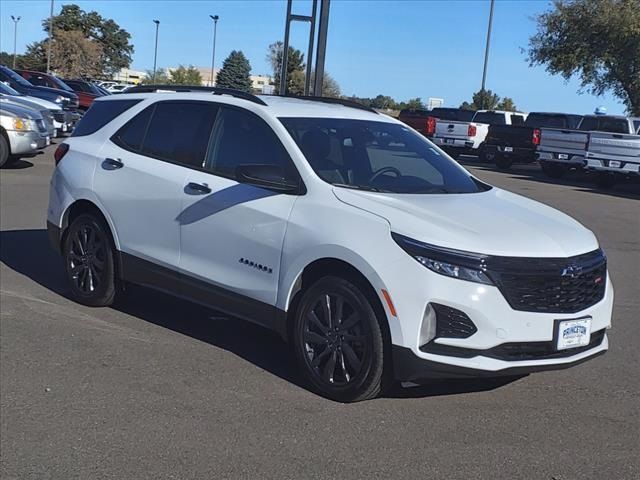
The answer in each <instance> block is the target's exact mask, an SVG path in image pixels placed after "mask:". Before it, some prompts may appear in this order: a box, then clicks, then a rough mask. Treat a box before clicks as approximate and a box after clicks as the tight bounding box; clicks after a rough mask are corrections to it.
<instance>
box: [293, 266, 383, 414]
mask: <svg viewBox="0 0 640 480" xmlns="http://www.w3.org/2000/svg"><path fill="white" fill-rule="evenodd" d="M297 313H298V314H297V317H296V325H295V336H296V338H295V347H296V353H297V356H298V359H299V361H300V363H301V364H302V367H303V371H304V373H305V376H306V377H307V379H308V380H309V382H310V383H311V385H312V387H313V388H314V390H316V391H318V392H319V393H320V394H322V395H324V396H326V397H328V398H331V399H334V400H338V401H343V402H352V401H358V400H365V399H368V398H373V397H375V396H377V395H378V394H379V393H380V392H381V391H382V389H383V386H384V384H385V381H384V379H383V350H384V348H383V340H382V331H381V328H380V324H379V321H378V318H377V316H376V313H375V311H374V309H373V308H372V305H371V302H370V300H369V299H368V298H367V297H366V296H365V295H364V294H363V293H362V291H360V289H358V287H357V286H356V285H354V284H352V283H350V282H349V281H347V280H344V279H341V278H337V277H324V278H323V279H321V280H319V281H318V282H317V283H316V284H314V285H313V286H312V287H311V288H310V289H309V290H308V291H306V292H305V293H304V295H303V298H302V300H301V303H300V306H299V309H298V312H297Z"/></svg>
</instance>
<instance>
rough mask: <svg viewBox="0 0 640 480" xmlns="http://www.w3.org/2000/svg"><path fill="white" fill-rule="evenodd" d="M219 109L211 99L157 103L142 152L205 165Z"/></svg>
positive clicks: (168, 159) (191, 164) (157, 156)
mask: <svg viewBox="0 0 640 480" xmlns="http://www.w3.org/2000/svg"><path fill="white" fill-rule="evenodd" d="M216 112H217V106H216V105H215V104H213V103H208V102H182V101H169V102H159V103H157V104H156V106H155V111H154V112H153V116H152V118H151V122H150V123H149V127H148V129H147V133H146V136H145V137H144V142H143V145H142V150H141V153H142V154H143V155H148V156H150V157H155V158H158V159H160V160H166V161H169V162H173V163H179V164H182V165H186V166H190V167H196V168H202V167H203V164H204V160H205V155H206V153H207V147H208V145H209V139H210V137H211V130H212V129H213V122H214V121H215V118H216Z"/></svg>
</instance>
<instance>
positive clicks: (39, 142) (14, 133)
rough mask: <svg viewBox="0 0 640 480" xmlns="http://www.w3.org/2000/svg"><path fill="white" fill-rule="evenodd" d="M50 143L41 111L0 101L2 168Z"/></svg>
mask: <svg viewBox="0 0 640 480" xmlns="http://www.w3.org/2000/svg"><path fill="white" fill-rule="evenodd" d="M50 142H51V137H50V136H49V135H48V132H47V126H46V123H45V120H44V118H42V114H41V113H40V112H39V111H37V110H34V109H31V108H26V107H22V106H18V105H15V104H12V103H10V102H2V101H0V167H2V166H4V165H5V164H6V163H7V162H8V161H9V159H10V158H12V157H17V156H21V155H28V154H31V153H34V152H36V151H37V150H39V149H41V148H44V147H46V146H47V145H49V143H50Z"/></svg>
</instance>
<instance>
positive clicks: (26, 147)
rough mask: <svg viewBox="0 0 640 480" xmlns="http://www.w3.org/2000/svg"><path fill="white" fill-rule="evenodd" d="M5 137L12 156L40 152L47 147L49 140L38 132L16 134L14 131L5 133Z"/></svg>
mask: <svg viewBox="0 0 640 480" xmlns="http://www.w3.org/2000/svg"><path fill="white" fill-rule="evenodd" d="M7 136H8V137H9V144H10V146H11V154H12V155H25V154H29V153H33V152H35V151H36V150H40V149H41V148H44V147H46V146H47V143H48V142H47V139H48V138H49V137H47V135H43V134H41V133H39V132H33V131H31V132H17V131H15V130H9V131H7Z"/></svg>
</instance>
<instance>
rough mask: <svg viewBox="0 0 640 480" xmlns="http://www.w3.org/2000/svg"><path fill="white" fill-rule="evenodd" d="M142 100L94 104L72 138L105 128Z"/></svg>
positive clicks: (110, 101)
mask: <svg viewBox="0 0 640 480" xmlns="http://www.w3.org/2000/svg"><path fill="white" fill-rule="evenodd" d="M138 102H140V100H109V101H105V102H94V104H93V105H91V108H90V109H89V110H87V113H85V114H84V116H83V117H82V120H80V122H79V123H78V125H76V128H75V129H74V130H73V134H72V135H71V136H72V137H83V136H85V135H91V134H92V133H94V132H97V131H98V130H100V129H101V128H102V127H104V126H105V125H106V124H107V123H109V122H110V121H111V120H113V119H114V118H116V117H117V116H118V115H120V114H122V113H123V112H125V111H126V110H128V109H130V108H131V107H133V106H134V105H135V104H136V103H138Z"/></svg>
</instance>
